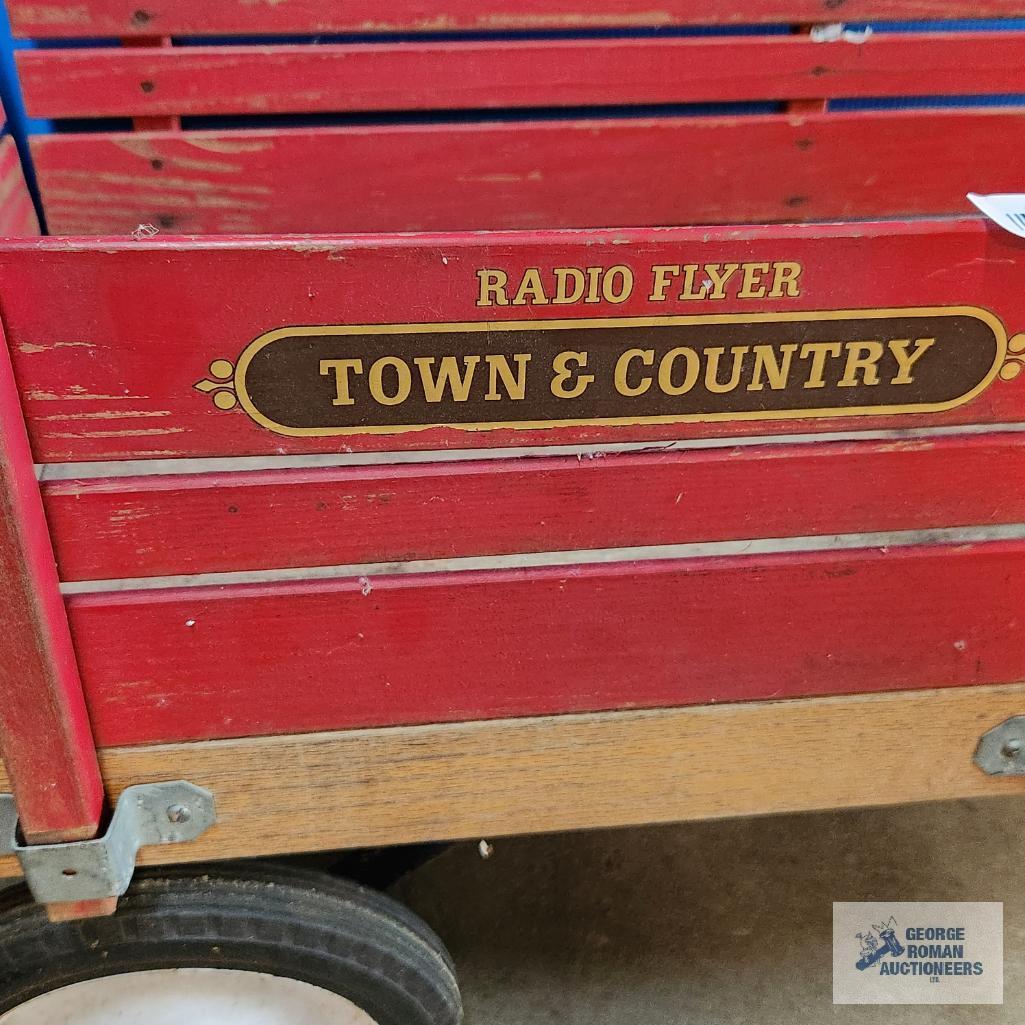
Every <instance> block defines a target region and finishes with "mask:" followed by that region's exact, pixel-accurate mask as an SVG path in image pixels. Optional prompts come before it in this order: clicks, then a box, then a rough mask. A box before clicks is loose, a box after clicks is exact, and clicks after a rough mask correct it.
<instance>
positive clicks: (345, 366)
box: [320, 359, 363, 406]
mask: <svg viewBox="0 0 1025 1025" xmlns="http://www.w3.org/2000/svg"><path fill="white" fill-rule="evenodd" d="M350 370H352V371H355V372H356V373H357V374H362V373H363V360H361V359H322V360H321V361H320V375H321V377H327V376H328V375H329V374H332V373H333V374H334V375H335V391H336V393H337V394H336V395H335V397H334V398H333V399H332V400H331V404H332V405H333V406H351V405H354V404H355V402H356V400H355V399H354V398H353V397H352V396H351V395H350V394H349V371H350Z"/></svg>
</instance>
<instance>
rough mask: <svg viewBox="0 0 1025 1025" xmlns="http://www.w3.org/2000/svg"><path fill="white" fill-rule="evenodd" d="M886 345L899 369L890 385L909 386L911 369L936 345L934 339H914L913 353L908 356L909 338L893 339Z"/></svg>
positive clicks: (911, 379)
mask: <svg viewBox="0 0 1025 1025" xmlns="http://www.w3.org/2000/svg"><path fill="white" fill-rule="evenodd" d="M887 344H888V345H889V347H890V352H892V353H893V355H894V358H895V359H896V360H897V366H898V367H900V370H899V372H898V373H897V376H896V377H894V378H892V379H891V380H890V384H911V382H912V381H913V380H914V378H913V377H912V376H911V368H912V367H913V366H914V365H915V364H916V363H917V362H918V361H919V360H920V359H921V358H922V357H923V356H924V355H925V354H926V352H927V351H928V350H929V349H931V348H932V347H933V346H934V345H935V344H936V339H935V338H916V339H915V351H914V352H913V353H911V355H910V356H909V355H908V349H909V348H910V347H911V339H910V338H894V339H892V340H891V341H890V342H888V343H887Z"/></svg>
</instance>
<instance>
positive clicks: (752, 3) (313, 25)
mask: <svg viewBox="0 0 1025 1025" xmlns="http://www.w3.org/2000/svg"><path fill="white" fill-rule="evenodd" d="M7 7H8V10H9V12H10V15H11V20H12V23H13V26H14V30H15V32H16V33H17V34H18V35H21V36H37V37H46V36H50V37H74V36H81V37H89V36H124V35H130V34H136V35H218V34H231V33H234V34H236V35H254V34H258V33H293V34H296V33H323V32H391V31H420V32H429V31H453V30H469V29H472V30H478V31H479V30H488V31H490V30H502V29H556V28H570V29H587V28H607V27H613V26H614V27H643V26H652V27H658V26H668V25H690V24H697V25H708V24H719V25H730V24H735V25H743V24H751V23H765V22H831V21H836V20H837V18H838V17H839V16H842V17H843V19H844V20H845V21H848V22H858V21H868V20H879V21H883V20H896V21H901V20H905V21H906V20H907V19H908V18H909V17H914V18H1010V17H1014V16H1016V15H1025V3H1022V0H976V2H974V3H968V2H967V0H917V2H916V3H915V5H914V9H913V10H912V9H910V8H909V5H908V4H907V3H905V2H903V0H847V2H846V3H844V4H843V6H842V7H840V6H838V5H837V3H836V2H835V0H735V2H732V3H730V4H728V5H727V4H709V3H708V0H663V2H660V3H657V4H653V3H651V2H650V0H483V2H482V0H435V2H431V0H393V2H390V3H388V4H382V3H381V0H329V2H327V0H277V2H274V3H266V4H264V3H261V4H254V3H252V2H251V0H203V2H202V3H196V2H191V3H187V2H183V0H76V2H75V3H58V2H56V0H43V2H39V0H8V4H7Z"/></svg>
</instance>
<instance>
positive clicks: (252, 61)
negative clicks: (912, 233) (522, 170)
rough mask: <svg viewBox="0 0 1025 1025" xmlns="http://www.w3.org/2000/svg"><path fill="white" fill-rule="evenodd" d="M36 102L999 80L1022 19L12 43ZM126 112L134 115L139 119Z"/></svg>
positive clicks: (297, 103) (748, 92)
mask: <svg viewBox="0 0 1025 1025" xmlns="http://www.w3.org/2000/svg"><path fill="white" fill-rule="evenodd" d="M17 56H18V70H19V74H20V79H21V83H22V89H23V91H24V94H25V98H26V103H27V105H28V109H29V113H30V114H31V115H32V116H34V117H139V116H149V117H152V116H159V115H202V114H276V113H317V112H335V111H400V110H455V109H460V108H469V109H483V108H513V107H538V108H540V107H581V106H591V105H607V106H612V105H615V106H626V105H629V104H660V103H662V104H669V103H697V102H712V103H725V102H730V101H743V100H791V99H813V98H822V97H828V98H842V97H863V96H873V97H875V96H939V95H966V94H985V93H995V94H999V93H1012V92H1015V91H1016V90H1018V89H1019V88H1020V87H1021V84H1022V81H1021V67H1022V65H1023V64H1025V33H1021V32H988V33H985V32H970V33H958V34H950V33H947V34H943V33H935V34H925V33H916V34H912V35H902V34H899V33H892V34H883V35H879V34H877V35H875V36H872V37H870V38H868V39H867V40H865V41H864V42H859V43H852V42H850V41H848V40H846V39H842V38H841V39H837V40H834V41H831V42H818V41H815V40H814V39H813V38H812V37H811V36H809V35H804V36H789V37H788V36H764V37H757V36H742V37H726V38H723V37H719V38H715V37H712V38H708V37H703V38H696V39H695V38H691V39H679V38H676V39H665V38H655V39H651V38H640V39H630V38H628V39H569V40H567V39H545V40H526V41H514V42H506V41H495V40H476V41H471V42H438V43H432V42H420V43H383V44H366V43H362V44H350V45H332V44H321V45H318V46H309V45H306V46H301V45H291V46H217V47H180V48H168V49H162V50H161V49H152V48H151V49H140V48H135V49H122V50H115V49H75V50H52V49H44V50H21V51H19V53H18V54H17ZM137 127H138V126H137Z"/></svg>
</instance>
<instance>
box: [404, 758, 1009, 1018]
mask: <svg viewBox="0 0 1025 1025" xmlns="http://www.w3.org/2000/svg"><path fill="white" fill-rule="evenodd" d="M866 756H867V757H871V752H866ZM397 896H399V897H400V898H401V899H403V900H405V901H406V902H407V903H408V904H409V905H410V906H412V907H413V908H415V909H416V910H417V911H419V912H420V914H422V915H423V916H424V917H425V918H426V919H427V920H428V921H429V922H430V923H431V924H432V925H433V926H434V927H435V928H436V929H437V930H438V932H439V933H440V934H441V935H442V937H443V938H444V939H445V941H446V942H447V943H448V945H449V948H450V950H451V951H452V954H453V956H454V957H455V960H456V963H457V965H458V967H459V971H460V977H461V980H462V985H463V992H464V998H465V1003H466V1011H467V1021H466V1025H542V1023H546V1022H559V1023H560V1025H670V1023H671V1025H678V1023H690V1025H734V1023H736V1025H741V1023H743V1025H751V1023H757V1025H795V1023H800V1025H819V1023H827V1022H828V1023H830V1025H846V1023H852V1025H853V1023H858V1025H862V1023H866V1022H887V1023H888V1025H926V1023H928V1025H953V1023H961V1022H969V1023H972V1025H975V1023H978V1025H996V1023H1001V1025H1002V1023H1008V1025H1010V1023H1012V1022H1013V1023H1015V1025H1017V1023H1018V1022H1020V1020H1021V1018H1022V1011H1023V1009H1025V956H1023V955H1025V801H1023V800H1022V799H1020V798H999V799H988V800H980V801H959V802H955V803H949V804H933V805H917V806H908V807H899V808H888V809H872V810H865V811H857V812H842V813H825V814H814V815H794V816H785V817H783V816H780V817H771V818H761V819H747V820H730V821H723V822H703V823H693V824H689V825H681V826H660V827H651V828H644V829H627V830H614V831H613V830H610V831H600V832H593V833H576V834H566V835H560V836H549V837H529V838H518V839H512V840H499V841H495V851H494V854H493V856H492V857H491V858H490V859H489V860H486V861H485V860H482V859H481V858H480V857H479V855H478V853H477V850H476V847H475V846H474V845H461V846H459V847H456V848H453V849H451V850H450V851H448V852H446V853H445V854H444V855H443V856H442V857H441V858H439V859H437V860H436V861H435V862H433V863H431V864H429V865H427V866H425V867H424V868H422V869H421V870H420V871H419V872H417V873H416V874H415V875H413V876H412V877H410V878H409V879H408V880H406V881H405V882H404V883H402V884H401V885H400V887H399V892H398V893H397ZM834 900H944V901H947V900H985V901H989V900H998V901H1003V902H1004V903H1005V908H1004V922H1005V927H1004V930H1005V938H1004V942H1005V951H1004V953H1005V966H1004V977H1005V983H1004V1006H1002V1007H997V1006H975V1007H970V1006H969V1007H931V1006H926V1007H907V1006H897V1007H875V1008H873V1007H834V1006H833V1004H832V981H831V957H832V955H831V942H832V941H831V914H832V907H831V904H832V901H834Z"/></svg>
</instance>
